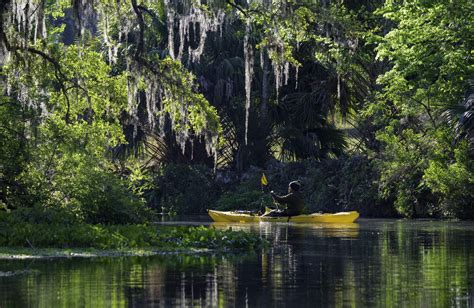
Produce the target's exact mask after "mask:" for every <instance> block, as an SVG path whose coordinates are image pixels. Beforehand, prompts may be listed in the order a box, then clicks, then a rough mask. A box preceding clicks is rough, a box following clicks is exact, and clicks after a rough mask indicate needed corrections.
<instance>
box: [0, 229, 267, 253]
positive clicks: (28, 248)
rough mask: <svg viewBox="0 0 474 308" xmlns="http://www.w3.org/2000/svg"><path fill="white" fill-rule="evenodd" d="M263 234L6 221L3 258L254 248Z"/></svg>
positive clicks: (2, 232) (1, 239) (1, 231)
mask: <svg viewBox="0 0 474 308" xmlns="http://www.w3.org/2000/svg"><path fill="white" fill-rule="evenodd" d="M265 245H266V241H265V240H263V239H261V238H260V237H259V236H258V235H255V234H251V233H248V232H244V231H232V230H216V229H215V228H213V227H206V226H155V225H146V224H143V225H90V224H83V223H82V224H68V225H65V224H45V223H36V224H34V223H18V222H17V223H14V224H12V223H8V221H4V222H2V223H1V224H0V246H1V247H3V248H1V249H0V259H12V258H13V259H15V258H18V259H21V258H34V257H40V258H41V257H44V258H49V257H79V256H83V257H87V256H90V257H95V256H98V257H100V256H128V255H134V256H145V255H156V254H168V253H202V252H208V251H216V252H229V251H252V250H255V249H257V248H259V247H263V246H265Z"/></svg>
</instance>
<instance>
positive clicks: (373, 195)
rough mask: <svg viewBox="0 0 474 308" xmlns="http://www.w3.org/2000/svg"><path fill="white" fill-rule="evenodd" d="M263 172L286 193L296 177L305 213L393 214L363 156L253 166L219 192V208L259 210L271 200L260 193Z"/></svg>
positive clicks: (274, 187)
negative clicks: (263, 167) (225, 190)
mask: <svg viewBox="0 0 474 308" xmlns="http://www.w3.org/2000/svg"><path fill="white" fill-rule="evenodd" d="M262 172H265V174H266V176H267V178H268V183H269V189H270V190H274V191H275V192H276V193H277V194H285V193H286V192H287V190H288V183H290V182H291V181H294V180H299V181H300V182H301V183H302V186H301V193H302V195H303V198H304V200H305V208H306V212H307V213H313V212H319V211H324V212H339V211H349V210H357V211H359V212H360V213H361V215H363V216H366V217H390V216H394V215H396V213H394V211H393V210H392V208H391V204H390V203H389V202H385V201H384V200H382V198H379V197H378V194H377V192H378V189H379V187H378V181H379V177H380V175H379V173H378V171H377V168H376V166H374V164H373V163H372V162H370V161H369V160H368V159H367V158H366V157H363V156H354V157H341V158H339V159H328V160H323V161H321V162H318V161H315V160H311V159H308V160H304V161H302V162H298V163H288V164H281V165H278V166H274V167H272V168H271V169H270V170H265V171H262V170H259V169H255V170H252V171H251V172H249V173H248V174H246V177H247V178H248V179H247V180H246V181H243V182H241V183H240V184H238V185H237V184H236V185H235V187H233V189H231V190H230V191H228V192H225V193H224V194H222V195H221V197H220V199H219V200H218V201H217V203H216V207H217V209H220V210H245V209H246V210H259V209H260V207H261V204H264V205H268V204H271V202H272V201H271V198H270V197H269V196H268V195H265V194H263V193H262V192H261V191H260V190H259V188H260V177H261V175H262Z"/></svg>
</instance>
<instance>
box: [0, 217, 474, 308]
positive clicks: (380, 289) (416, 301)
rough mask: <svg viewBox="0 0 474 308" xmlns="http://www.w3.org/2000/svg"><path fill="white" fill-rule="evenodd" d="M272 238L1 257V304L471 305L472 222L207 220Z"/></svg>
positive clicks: (473, 282)
mask: <svg viewBox="0 0 474 308" xmlns="http://www.w3.org/2000/svg"><path fill="white" fill-rule="evenodd" d="M212 225H213V226H214V227H215V228H229V227H230V228H232V229H234V230H244V231H248V232H254V233H256V234H259V235H260V236H262V237H264V238H266V239H268V240H269V241H270V242H271V245H270V247H269V248H268V249H267V250H262V251H255V252H251V253H248V254H245V255H224V256H222V255H193V256H189V255H188V256H183V255H168V256H155V257H140V258H138V257H120V258H97V259H62V260H47V261H45V260H43V261H33V262H31V261H0V272H1V273H15V272H19V273H21V275H20V274H19V275H0V307H25V306H40V307H41V306H44V307H71V306H97V307H100V306H107V307H108V306H116V307H121V306H131V307H141V306H157V307H168V306H198V307H201V306H212V307H228V306H247V305H248V306H252V307H255V306H283V305H291V306H363V307H367V306H395V305H401V306H424V307H449V306H458V307H459V306H461V307H468V306H472V305H474V302H473V295H474V274H473V272H474V271H473V270H474V245H473V241H474V237H473V235H474V224H469V223H453V222H429V221H421V222H410V221H394V220H386V221H380V220H370V221H369V220H367V221H360V223H359V224H347V225H338V226H335V225H296V224H274V223H259V224H232V225H229V224H212Z"/></svg>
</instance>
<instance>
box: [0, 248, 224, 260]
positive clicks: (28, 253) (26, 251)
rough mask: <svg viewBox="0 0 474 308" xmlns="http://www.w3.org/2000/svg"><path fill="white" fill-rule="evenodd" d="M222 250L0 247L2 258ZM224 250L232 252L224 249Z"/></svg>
mask: <svg viewBox="0 0 474 308" xmlns="http://www.w3.org/2000/svg"><path fill="white" fill-rule="evenodd" d="M218 252H221V251H220V250H214V249H206V248H202V249H177V250H159V249H158V248H157V247H150V248H136V249H118V250H117V249H105V250H102V249H95V248H82V249H81V248H38V249H33V248H23V247H22V248H0V260H1V261H4V260H32V259H38V260H47V259H59V258H100V257H149V256H157V255H177V254H212V253H218ZM222 252H231V251H229V250H224V251H222Z"/></svg>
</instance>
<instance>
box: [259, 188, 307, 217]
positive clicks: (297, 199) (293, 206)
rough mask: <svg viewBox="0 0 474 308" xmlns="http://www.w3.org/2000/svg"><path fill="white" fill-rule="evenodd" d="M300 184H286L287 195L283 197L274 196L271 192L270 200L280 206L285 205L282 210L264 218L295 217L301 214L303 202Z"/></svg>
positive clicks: (270, 213)
mask: <svg viewBox="0 0 474 308" xmlns="http://www.w3.org/2000/svg"><path fill="white" fill-rule="evenodd" d="M300 187H301V185H300V183H299V182H298V181H293V182H290V184H288V194H287V195H285V196H278V195H276V194H275V193H274V192H273V190H272V191H271V192H270V194H271V196H272V198H273V199H274V200H275V201H277V202H278V203H280V204H282V205H286V209H284V210H282V211H281V210H280V211H279V210H274V211H271V212H269V213H267V214H265V215H264V216H296V215H300V214H302V213H303V208H304V200H303V197H302V196H301V193H300Z"/></svg>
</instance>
